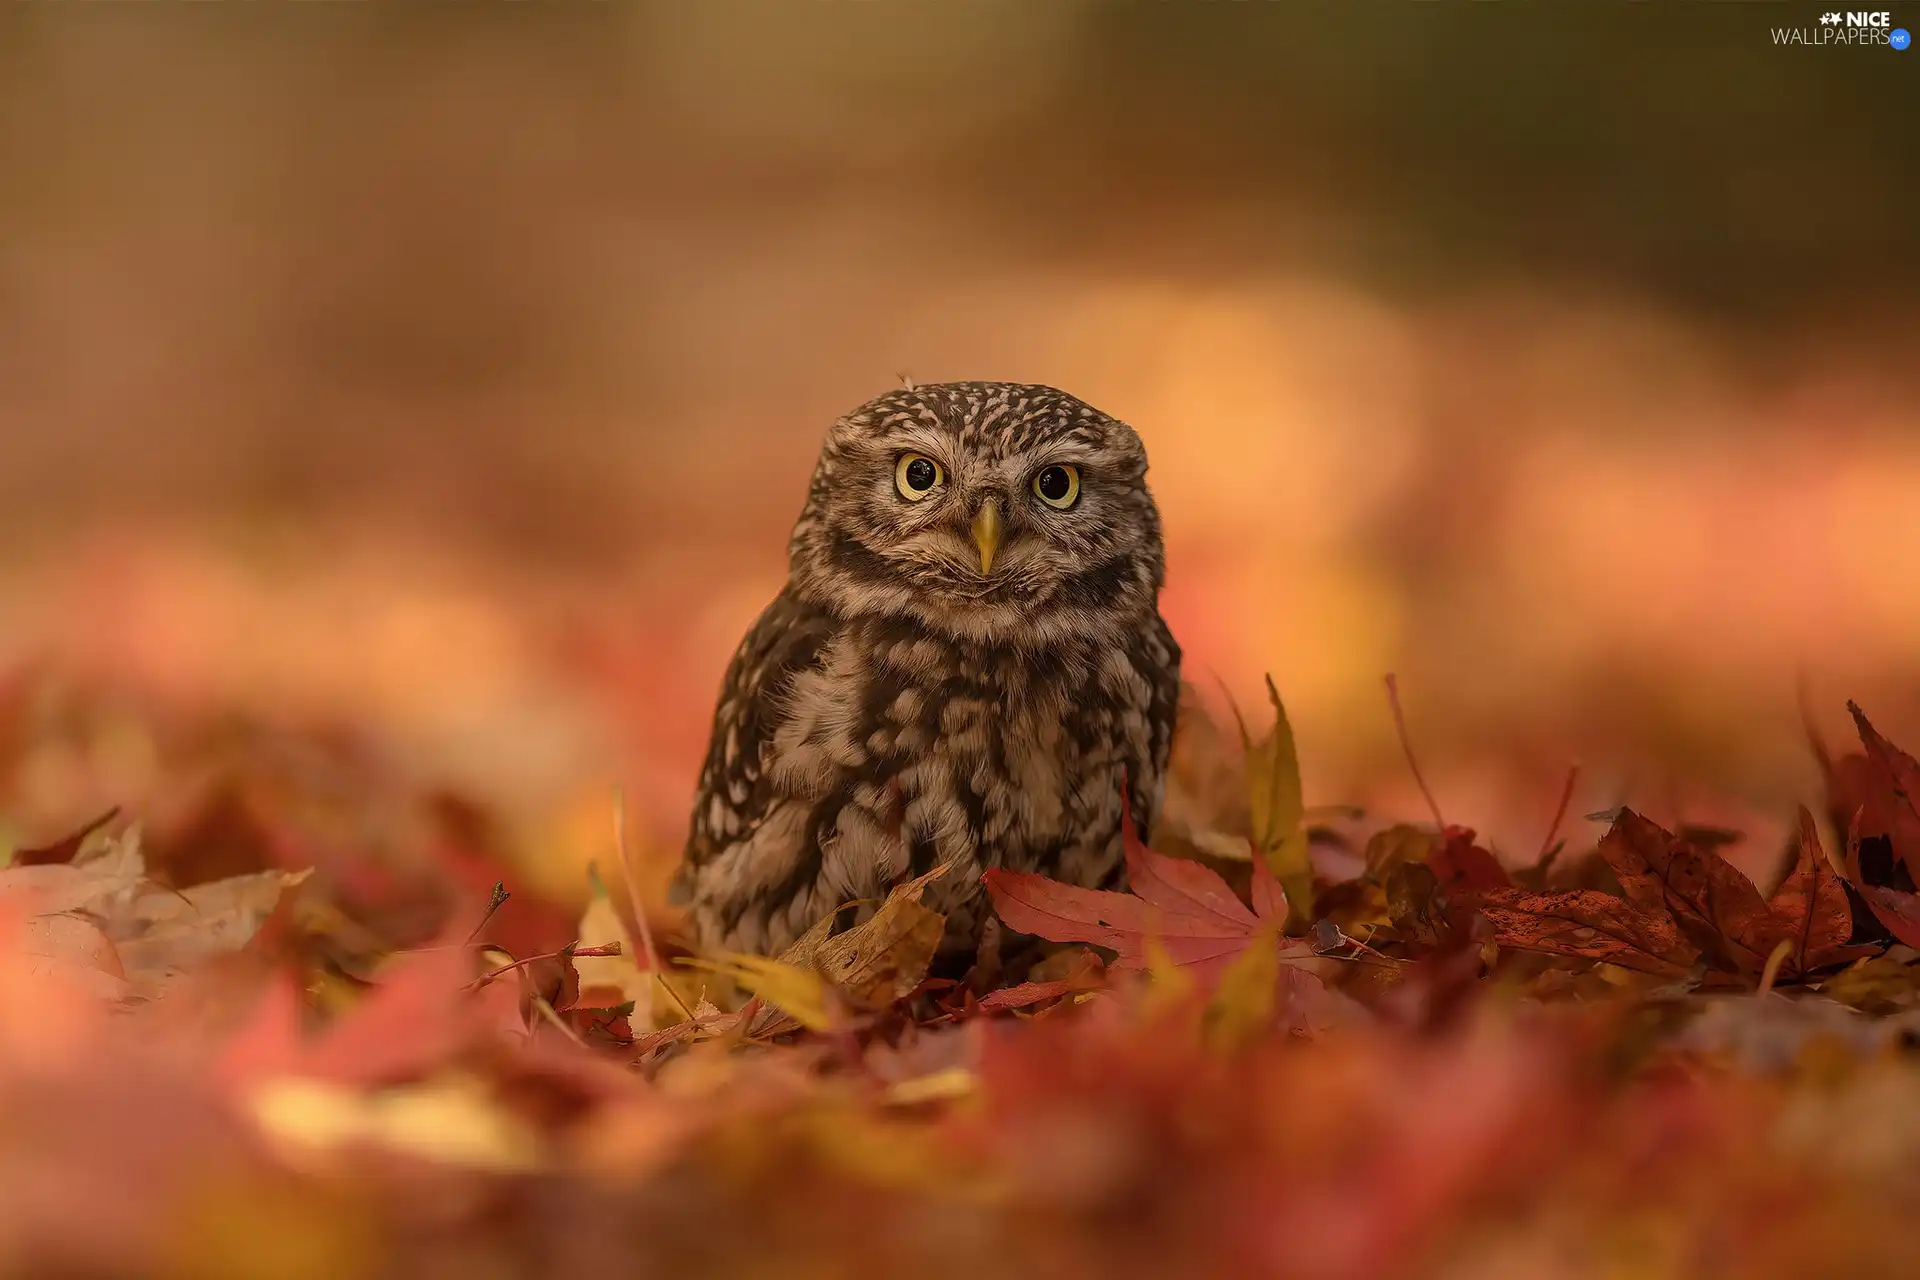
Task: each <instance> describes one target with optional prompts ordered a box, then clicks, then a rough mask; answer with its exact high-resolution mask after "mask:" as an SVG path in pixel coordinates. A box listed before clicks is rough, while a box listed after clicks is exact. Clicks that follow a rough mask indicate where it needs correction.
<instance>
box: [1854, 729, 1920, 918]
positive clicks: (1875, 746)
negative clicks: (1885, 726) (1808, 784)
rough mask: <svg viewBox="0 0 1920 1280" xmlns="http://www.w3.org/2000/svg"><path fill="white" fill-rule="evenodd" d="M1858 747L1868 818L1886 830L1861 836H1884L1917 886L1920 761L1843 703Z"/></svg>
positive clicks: (1919, 870) (1864, 829) (1870, 830)
mask: <svg viewBox="0 0 1920 1280" xmlns="http://www.w3.org/2000/svg"><path fill="white" fill-rule="evenodd" d="M1847 710H1848V712H1849V713H1851V714H1852V716H1853V723H1854V726H1855V728H1857V729H1858V730H1859V731H1860V744H1861V745H1862V746H1863V747H1865V748H1866V751H1867V765H1866V770H1865V772H1866V779H1865V781H1866V782H1867V784H1868V787H1869V790H1870V793H1871V795H1872V798H1873V800H1874V801H1876V803H1874V804H1873V805H1872V806H1871V807H1870V810H1869V814H1868V816H1869V818H1870V819H1875V820H1877V821H1875V822H1874V825H1884V826H1885V827H1886V830H1884V831H1876V830H1874V829H1873V828H1872V827H1871V826H1866V827H1862V829H1861V834H1862V835H1884V836H1886V837H1887V838H1888V839H1889V840H1891V841H1892V842H1893V852H1894V856H1895V857H1897V858H1899V859H1900V860H1901V861H1903V862H1905V863H1906V866H1907V872H1908V874H1909V875H1911V876H1912V877H1913V879H1914V883H1916V884H1920V761H1916V760H1915V759H1914V758H1913V757H1912V756H1910V755H1908V754H1907V753H1906V752H1904V751H1902V750H1901V749H1900V748H1899V747H1896V746H1895V745H1893V743H1891V742H1889V741H1887V740H1886V739H1885V738H1883V737H1881V736H1880V733H1879V731H1878V730H1876V729H1875V728H1874V727H1873V725H1872V723H1871V722H1869V721H1868V719H1867V715H1866V712H1864V711H1862V710H1861V709H1860V708H1859V706H1858V705H1857V704H1855V703H1852V702H1849V703H1847Z"/></svg>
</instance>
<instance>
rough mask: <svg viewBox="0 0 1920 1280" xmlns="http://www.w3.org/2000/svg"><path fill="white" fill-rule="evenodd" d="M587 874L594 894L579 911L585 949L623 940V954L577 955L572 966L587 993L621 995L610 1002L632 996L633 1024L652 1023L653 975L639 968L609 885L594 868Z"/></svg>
mask: <svg viewBox="0 0 1920 1280" xmlns="http://www.w3.org/2000/svg"><path fill="white" fill-rule="evenodd" d="M587 878H588V880H589V881H590V882H591V883H592V885H593V895H592V896H591V897H590V898H588V899H587V909H586V910H585V911H584V912H582V913H581V915H580V931H579V936H580V946H581V947H582V948H583V949H584V948H589V947H604V946H606V945H607V944H608V943H609V942H617V943H619V944H620V954H619V955H617V956H583V955H576V956H574V958H573V968H574V971H575V972H576V973H578V974H579V975H580V993H581V995H582V996H583V997H584V996H585V995H586V993H587V992H589V991H606V992H611V993H613V994H615V995H616V996H617V997H618V998H617V999H613V1000H611V1001H608V1004H609V1005H610V1006H611V1005H618V1004H625V1003H626V1002H627V1001H629V1000H631V1001H633V1013H632V1014H631V1015H630V1017H631V1019H632V1025H634V1026H645V1027H651V1026H653V1011H654V1001H653V985H654V980H653V975H652V973H651V972H649V971H645V970H642V969H641V968H640V965H639V961H638V953H637V952H636V951H635V950H634V945H633V939H632V938H631V937H629V936H628V935H627V926H626V924H625V922H624V921H622V920H621V919H620V913H619V912H618V911H617V910H615V909H614V905H613V899H612V897H610V896H609V895H608V893H607V887H606V885H604V884H602V883H601V882H600V877H599V876H598V875H597V874H595V873H594V871H593V869H592V868H588V871H587Z"/></svg>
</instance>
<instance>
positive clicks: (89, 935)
mask: <svg viewBox="0 0 1920 1280" xmlns="http://www.w3.org/2000/svg"><path fill="white" fill-rule="evenodd" d="M16 945H17V950H14V951H11V952H9V953H8V954H7V956H6V957H5V960H4V963H6V964H7V965H9V966H11V967H13V968H15V969H16V970H17V971H18V973H19V975H20V976H21V977H23V978H26V979H28V980H30V981H31V980H40V981H45V982H49V983H52V984H55V985H56V986H58V987H60V988H62V989H64V990H73V991H81V992H85V993H86V994H88V995H92V996H97V997H98V998H100V999H102V1000H119V999H123V998H124V997H126V996H127V995H128V994H130V992H131V988H130V987H129V986H128V984H127V976H126V970H125V968H124V967H123V966H122V964H121V960H120V956H119V953H118V952H117V951H116V950H115V949H114V945H113V941H112V939H110V938H108V937H107V935H106V933H105V932H104V931H102V930H101V928H100V926H99V925H97V924H95V923H93V922H92V921H91V920H87V919H85V918H83V917H81V916H76V915H43V916H35V917H34V918H32V919H30V920H27V921H25V922H24V923H23V924H22V925H21V926H20V932H19V935H18V938H17V943H16Z"/></svg>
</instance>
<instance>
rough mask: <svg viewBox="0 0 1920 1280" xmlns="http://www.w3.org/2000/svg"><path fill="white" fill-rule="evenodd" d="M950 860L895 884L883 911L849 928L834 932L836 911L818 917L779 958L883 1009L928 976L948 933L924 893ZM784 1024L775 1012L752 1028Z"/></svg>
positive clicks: (859, 1003)
mask: <svg viewBox="0 0 1920 1280" xmlns="http://www.w3.org/2000/svg"><path fill="white" fill-rule="evenodd" d="M949 865H951V864H949V863H944V862H943V863H941V864H940V865H939V866H937V867H935V868H934V869H933V870H931V871H929V872H927V873H926V874H925V875H923V876H917V877H915V878H914V879H912V880H909V881H907V882H906V883H905V884H900V885H896V886H894V889H893V891H892V892H891V893H889V894H888V895H887V900H886V901H885V902H883V903H881V904H880V908H879V910H877V911H875V912H874V913H873V915H871V916H870V917H868V918H867V919H865V920H863V921H861V922H860V923H859V924H857V925H854V926H853V927H852V928H851V929H848V930H847V931H846V932H844V933H837V934H836V933H831V932H830V931H831V930H832V928H833V917H832V916H827V917H826V918H824V919H822V920H820V921H817V922H816V923H815V924H814V926H813V927H812V928H811V929H809V930H807V931H806V933H805V934H803V935H801V937H800V938H799V939H798V940H796V941H795V942H794V944H793V945H792V946H790V947H788V948H787V949H786V950H785V951H783V952H781V953H780V962H781V963H782V964H785V965H788V966H790V967H792V968H795V969H801V970H804V971H808V972H811V973H814V974H817V975H818V976H819V977H820V978H821V979H823V980H824V981H825V982H826V983H828V984H830V985H831V986H832V987H833V988H834V989H835V990H837V991H840V992H842V993H843V994H844V995H845V996H846V997H847V1001H848V1003H850V1004H851V1005H853V1007H854V1008H856V1009H880V1008H884V1007H886V1006H887V1005H889V1004H892V1003H893V1002H894V1001H895V1000H898V999H900V998H901V997H902V996H905V995H907V994H909V993H910V992H912V991H913V989H914V988H915V987H917V986H919V985H920V982H921V979H923V978H925V977H926V976H927V969H928V968H929V967H930V966H931V965H932V964H933V957H934V953H935V952H936V951H938V950H939V948H940V939H941V938H942V937H944V936H945V934H946V931H947V918H946V917H945V916H943V915H941V914H940V913H939V912H938V911H934V910H933V909H931V908H929V907H925V906H922V905H921V903H920V895H921V894H922V893H924V892H925V891H926V887H927V885H929V884H931V883H932V882H933V881H934V880H937V879H938V878H940V877H941V876H943V875H945V874H946V873H947V868H948V866H949ZM760 994H762V995H766V996H767V998H768V999H769V1000H772V1001H773V1003H774V1004H777V1005H779V1006H780V1007H781V1008H783V1009H786V1011H787V1012H788V1013H789V1014H792V1015H793V1016H794V1017H795V1018H796V1019H799V1020H800V1021H801V1022H803V1023H805V1022H806V1020H805V1019H804V1018H801V1017H800V1014H799V1012H798V1011H797V1010H794V1009H792V1008H789V1007H788V1006H787V1005H786V1004H785V1003H784V1002H783V1001H781V1000H779V999H777V998H775V997H773V996H772V995H768V994H767V993H766V992H760ZM807 1025H811V1024H807ZM783 1029H784V1028H783V1027H781V1026H780V1025H779V1020H778V1019H777V1018H771V1017H770V1018H766V1019H761V1020H757V1021H756V1023H755V1025H754V1027H753V1031H754V1033H755V1034H762V1035H765V1034H772V1033H775V1032H777V1031H780V1030H783Z"/></svg>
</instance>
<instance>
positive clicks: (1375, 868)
mask: <svg viewBox="0 0 1920 1280" xmlns="http://www.w3.org/2000/svg"><path fill="white" fill-rule="evenodd" d="M1432 852H1433V835H1432V833H1431V832H1428V831H1423V830H1422V829H1420V828H1419V827H1416V826H1414V825H1413V824H1412V823H1410V822H1398V823H1395V824H1394V825H1393V826H1390V827H1383V828H1381V829H1380V830H1379V831H1376V832H1374V833H1373V834H1372V835H1371V836H1369V837H1368V838H1367V848H1366V852H1365V854H1364V855H1363V856H1364V858H1365V860H1366V864H1367V879H1369V880H1372V881H1374V882H1375V883H1376V884H1385V883H1386V880H1387V877H1388V876H1389V875H1391V874H1392V872H1393V869H1394V868H1395V867H1399V866H1403V865H1405V864H1406V863H1409V862H1426V861H1427V859H1428V855H1429V854H1430V853H1432Z"/></svg>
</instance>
